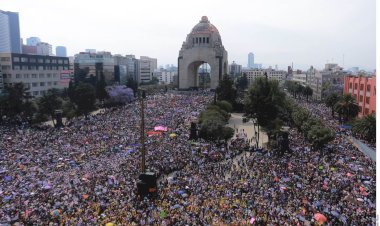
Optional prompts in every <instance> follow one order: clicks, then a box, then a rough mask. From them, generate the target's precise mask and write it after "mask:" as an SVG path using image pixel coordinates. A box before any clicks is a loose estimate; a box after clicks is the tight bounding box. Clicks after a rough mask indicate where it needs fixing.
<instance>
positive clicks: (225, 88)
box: [216, 75, 236, 104]
mask: <svg viewBox="0 0 380 226" xmlns="http://www.w3.org/2000/svg"><path fill="white" fill-rule="evenodd" d="M216 95H217V100H226V101H228V102H230V103H231V104H234V103H235V101H236V89H235V87H234V82H233V81H232V80H231V79H230V77H229V76H228V75H224V76H223V78H222V80H221V81H220V82H219V85H218V87H217V88H216Z"/></svg>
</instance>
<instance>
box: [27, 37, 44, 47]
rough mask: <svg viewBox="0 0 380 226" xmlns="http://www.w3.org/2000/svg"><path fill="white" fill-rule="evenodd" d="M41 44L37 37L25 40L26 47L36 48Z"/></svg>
mask: <svg viewBox="0 0 380 226" xmlns="http://www.w3.org/2000/svg"><path fill="white" fill-rule="evenodd" d="M40 42H41V39H40V38H39V37H30V38H27V39H26V45H28V46H37V44H38V43H40Z"/></svg>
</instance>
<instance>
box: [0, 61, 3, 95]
mask: <svg viewBox="0 0 380 226" xmlns="http://www.w3.org/2000/svg"><path fill="white" fill-rule="evenodd" d="M3 92H4V82H3V73H2V70H1V61H0V96H1V94H2V93H3Z"/></svg>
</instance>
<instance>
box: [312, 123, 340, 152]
mask: <svg viewBox="0 0 380 226" xmlns="http://www.w3.org/2000/svg"><path fill="white" fill-rule="evenodd" d="M307 138H308V140H309V141H310V142H311V144H312V146H313V149H314V150H319V151H322V149H323V147H324V146H325V145H326V144H327V143H328V142H330V141H332V140H334V134H333V133H332V131H331V130H330V129H328V128H326V127H324V126H320V125H315V126H312V127H311V129H310V130H309V132H308V134H307ZM321 153H322V152H321Z"/></svg>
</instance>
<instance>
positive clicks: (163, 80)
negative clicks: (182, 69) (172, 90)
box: [154, 70, 177, 85]
mask: <svg viewBox="0 0 380 226" xmlns="http://www.w3.org/2000/svg"><path fill="white" fill-rule="evenodd" d="M176 75H177V72H176V71H170V70H161V71H156V72H154V76H155V77H157V79H158V81H159V83H160V84H166V85H169V84H173V78H174V77H175V76H176Z"/></svg>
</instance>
